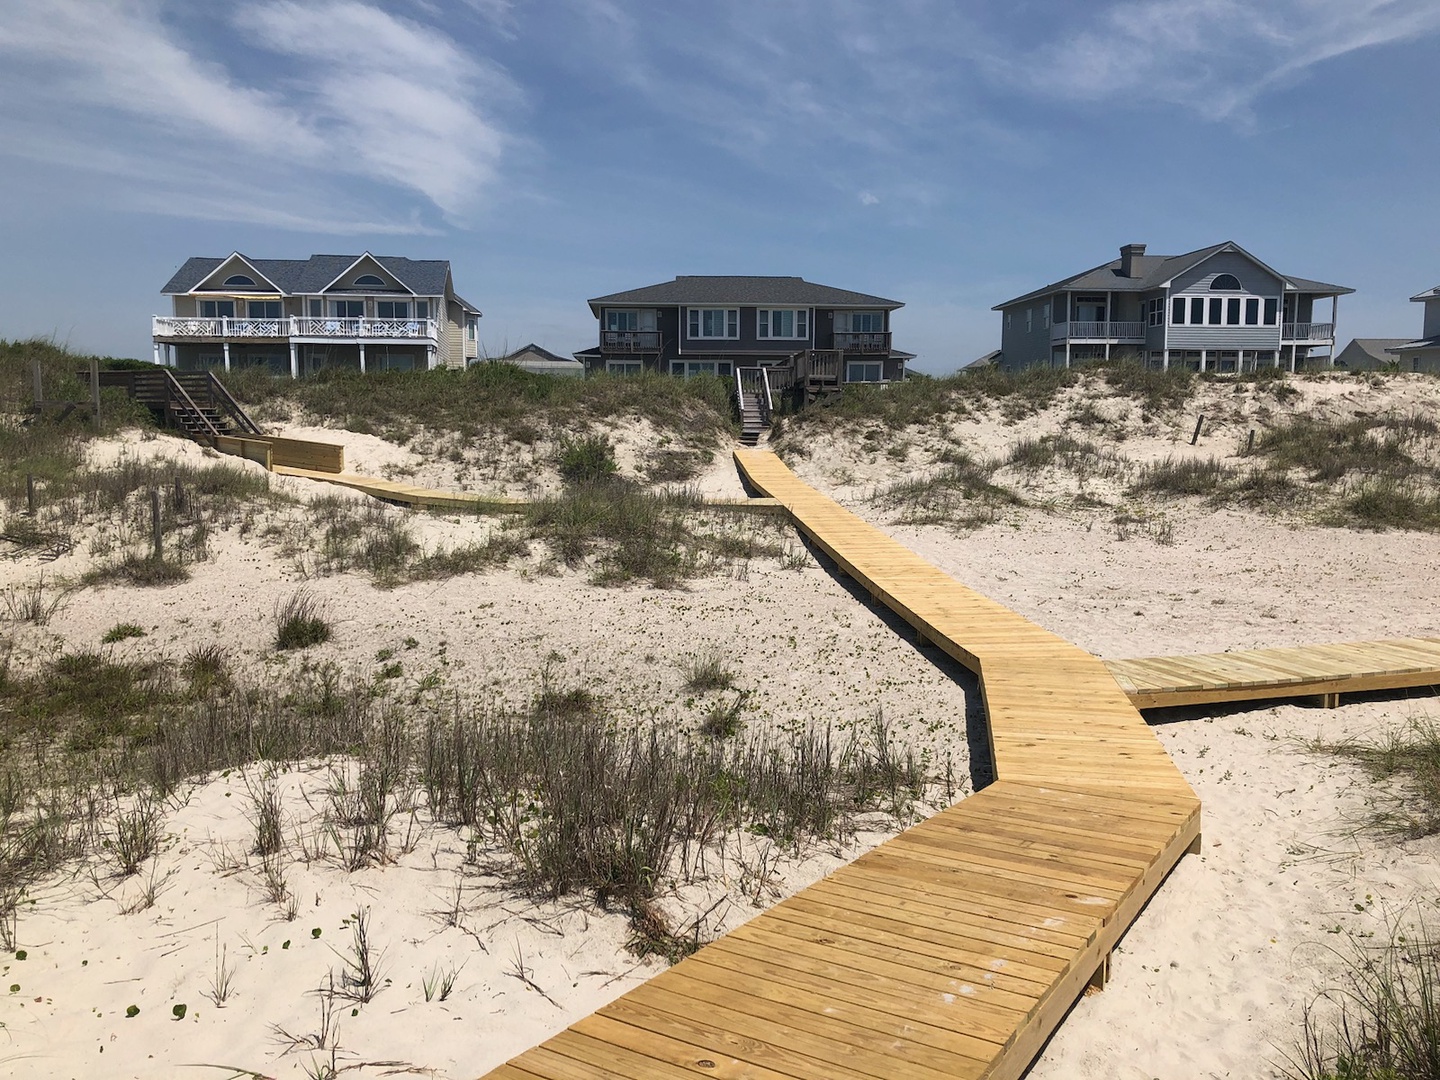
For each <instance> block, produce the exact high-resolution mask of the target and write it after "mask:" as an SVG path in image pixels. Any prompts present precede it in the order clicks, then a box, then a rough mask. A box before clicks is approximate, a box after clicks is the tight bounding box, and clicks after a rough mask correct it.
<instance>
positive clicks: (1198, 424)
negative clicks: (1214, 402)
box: [1190, 412, 1205, 446]
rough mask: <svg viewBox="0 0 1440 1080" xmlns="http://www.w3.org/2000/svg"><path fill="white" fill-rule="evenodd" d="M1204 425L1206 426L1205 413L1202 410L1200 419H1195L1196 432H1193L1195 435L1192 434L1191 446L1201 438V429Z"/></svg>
mask: <svg viewBox="0 0 1440 1080" xmlns="http://www.w3.org/2000/svg"><path fill="white" fill-rule="evenodd" d="M1204 426H1205V414H1204V413H1203V412H1202V413H1201V414H1200V419H1198V420H1196V421H1195V434H1193V435H1191V436H1190V445H1191V446H1194V445H1195V443H1196V441H1197V440H1198V439H1199V438H1200V429H1201V428H1202V427H1204Z"/></svg>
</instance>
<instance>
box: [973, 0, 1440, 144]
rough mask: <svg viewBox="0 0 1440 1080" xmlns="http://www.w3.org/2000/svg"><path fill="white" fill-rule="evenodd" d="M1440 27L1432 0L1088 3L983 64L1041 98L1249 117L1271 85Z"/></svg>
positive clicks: (1438, 12)
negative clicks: (1033, 42)
mask: <svg viewBox="0 0 1440 1080" xmlns="http://www.w3.org/2000/svg"><path fill="white" fill-rule="evenodd" d="M1437 31H1440V5H1437V4H1436V3H1435V2H1434V0H1266V2H1265V3H1264V4H1256V3H1252V2H1249V0H1127V2H1125V3H1114V4H1111V5H1110V6H1109V7H1107V8H1105V9H1103V10H1099V11H1097V10H1096V9H1095V8H1093V7H1088V6H1087V7H1086V8H1085V9H1084V13H1083V16H1082V21H1080V22H1078V23H1074V24H1072V25H1071V26H1070V27H1069V28H1068V29H1066V30H1064V31H1062V32H1061V33H1059V34H1058V35H1057V36H1056V37H1055V38H1054V39H1052V40H1050V41H1047V42H1045V43H1044V44H1042V45H1041V46H1040V47H1039V48H1038V49H1036V50H1034V51H1031V52H1026V53H1020V54H1015V53H1010V54H1007V53H1004V52H992V53H991V54H990V55H989V56H988V57H987V59H986V67H987V69H988V70H989V71H990V72H991V74H992V75H993V76H995V77H996V78H998V79H999V80H1001V81H1004V82H1008V83H1010V84H1011V85H1015V86H1019V87H1022V88H1024V89H1026V90H1029V91H1031V92H1034V93H1037V94H1041V95H1044V96H1050V97H1056V98H1061V99H1065V100H1085V101H1106V100H1112V99H1113V100H1120V101H1125V102H1129V103H1146V104H1148V103H1156V102H1159V103H1165V104H1171V105H1180V106H1185V107H1189V108H1192V109H1194V110H1196V111H1198V112H1200V113H1202V114H1204V115H1207V116H1213V117H1217V118H1228V117H1239V118H1242V119H1243V118H1248V117H1249V115H1250V111H1251V109H1252V107H1253V105H1254V103H1255V102H1256V101H1257V99H1258V98H1259V97H1260V96H1261V95H1262V94H1263V93H1264V92H1265V91H1266V90H1267V89H1268V88H1270V87H1271V86H1274V85H1276V84H1277V83H1283V82H1285V81H1288V80H1293V79H1294V78H1296V77H1297V76H1299V75H1301V74H1302V73H1304V72H1306V71H1308V70H1309V69H1310V68H1312V67H1314V66H1315V65H1317V64H1320V63H1322V62H1324V61H1326V60H1330V59H1333V58H1335V57H1337V56H1342V55H1344V54H1346V53H1349V52H1354V51H1355V50H1357V49H1364V48H1370V47H1373V46H1378V45H1385V44H1391V43H1394V42H1400V41H1406V40H1411V39H1414V38H1418V37H1422V36H1426V35H1429V34H1433V33H1435V32H1437Z"/></svg>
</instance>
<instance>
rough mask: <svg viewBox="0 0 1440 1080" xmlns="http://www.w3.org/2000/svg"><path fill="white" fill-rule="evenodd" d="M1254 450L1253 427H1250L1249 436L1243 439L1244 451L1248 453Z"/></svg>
mask: <svg viewBox="0 0 1440 1080" xmlns="http://www.w3.org/2000/svg"><path fill="white" fill-rule="evenodd" d="M1254 451H1255V429H1254V428H1253V427H1252V428H1251V429H1250V437H1249V438H1247V439H1246V440H1245V453H1247V454H1250V453H1254Z"/></svg>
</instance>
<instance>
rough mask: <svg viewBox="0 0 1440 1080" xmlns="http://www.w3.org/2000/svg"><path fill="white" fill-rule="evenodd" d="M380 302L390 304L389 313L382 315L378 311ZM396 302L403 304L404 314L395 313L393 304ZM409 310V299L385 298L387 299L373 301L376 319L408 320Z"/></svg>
mask: <svg viewBox="0 0 1440 1080" xmlns="http://www.w3.org/2000/svg"><path fill="white" fill-rule="evenodd" d="M381 304H389V305H390V314H389V315H382V314H381V313H380V305H381ZM396 304H403V305H405V314H404V315H396V314H395V305H396ZM410 311H411V304H410V301H409V300H388V299H387V300H376V301H375V317H376V318H377V319H401V320H403V321H406V322H408V321H409V319H410Z"/></svg>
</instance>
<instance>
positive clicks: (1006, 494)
mask: <svg viewBox="0 0 1440 1080" xmlns="http://www.w3.org/2000/svg"><path fill="white" fill-rule="evenodd" d="M944 461H945V464H944V465H943V466H942V467H941V468H940V469H938V470H937V471H935V472H933V473H931V474H929V475H927V476H922V477H917V478H916V479H914V480H904V481H901V482H899V483H896V484H891V485H890V486H888V487H886V488H883V489H881V490H880V491H879V492H878V493H877V494H876V496H875V501H876V502H877V503H879V505H881V506H883V507H886V508H888V509H890V510H894V511H896V512H897V513H898V514H899V520H900V521H901V522H902V523H904V524H907V525H937V524H948V525H952V526H956V527H960V528H965V527H970V526H974V525H981V524H988V523H989V522H991V521H994V520H995V517H996V515H997V514H998V513H999V511H1000V510H1001V509H1002V508H1005V507H1012V506H1023V505H1024V504H1025V503H1024V499H1022V498H1021V497H1020V496H1019V495H1018V494H1016V493H1015V492H1014V491H1012V490H1010V489H1009V488H1007V487H1004V486H1002V485H1000V484H997V483H995V482H994V479H993V478H994V475H995V471H996V469H998V468H999V467H1000V466H999V462H995V461H982V460H980V459H978V458H973V457H971V456H970V455H969V454H966V453H964V452H963V451H958V450H957V451H951V452H950V453H948V454H947V455H946V456H945V459H944Z"/></svg>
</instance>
